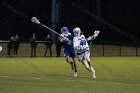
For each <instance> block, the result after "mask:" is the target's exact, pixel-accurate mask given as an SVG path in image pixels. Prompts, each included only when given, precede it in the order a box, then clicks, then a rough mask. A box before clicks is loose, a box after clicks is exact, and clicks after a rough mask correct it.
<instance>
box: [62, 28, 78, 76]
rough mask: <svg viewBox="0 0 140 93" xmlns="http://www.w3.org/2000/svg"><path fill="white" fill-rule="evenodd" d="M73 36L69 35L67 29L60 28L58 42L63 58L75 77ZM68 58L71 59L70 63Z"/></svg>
mask: <svg viewBox="0 0 140 93" xmlns="http://www.w3.org/2000/svg"><path fill="white" fill-rule="evenodd" d="M72 40H73V36H72V34H71V33H69V29H68V28H67V27H62V28H61V36H60V42H61V45H62V48H63V51H64V56H65V58H66V62H67V63H69V64H70V65H71V68H72V70H74V77H77V68H76V62H75V58H76V53H75V49H74V47H73V42H72ZM69 57H71V58H72V61H70V60H69Z"/></svg>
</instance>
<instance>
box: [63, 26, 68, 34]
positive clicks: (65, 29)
mask: <svg viewBox="0 0 140 93" xmlns="http://www.w3.org/2000/svg"><path fill="white" fill-rule="evenodd" d="M66 32H69V29H68V28H67V27H62V28H61V33H66Z"/></svg>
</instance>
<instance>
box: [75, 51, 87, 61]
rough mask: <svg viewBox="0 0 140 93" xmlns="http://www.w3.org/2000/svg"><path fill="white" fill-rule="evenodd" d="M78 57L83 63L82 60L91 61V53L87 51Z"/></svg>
mask: <svg viewBox="0 0 140 93" xmlns="http://www.w3.org/2000/svg"><path fill="white" fill-rule="evenodd" d="M77 57H78V60H79V61H82V60H86V61H90V52H89V51H87V52H85V53H83V54H81V55H77Z"/></svg>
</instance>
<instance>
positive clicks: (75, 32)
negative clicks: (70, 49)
mask: <svg viewBox="0 0 140 93" xmlns="http://www.w3.org/2000/svg"><path fill="white" fill-rule="evenodd" d="M73 34H74V36H80V34H81V29H80V28H79V27H76V28H74V29H73Z"/></svg>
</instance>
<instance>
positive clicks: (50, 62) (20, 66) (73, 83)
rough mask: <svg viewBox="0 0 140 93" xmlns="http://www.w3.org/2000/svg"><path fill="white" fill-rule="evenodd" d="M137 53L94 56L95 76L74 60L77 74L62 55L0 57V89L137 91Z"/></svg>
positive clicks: (26, 92)
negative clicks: (76, 74)
mask: <svg viewBox="0 0 140 93" xmlns="http://www.w3.org/2000/svg"><path fill="white" fill-rule="evenodd" d="M139 61H140V58H139V57H95V58H91V63H92V65H93V66H94V68H95V70H96V76H97V78H96V79H92V78H91V74H90V73H89V72H88V71H87V70H86V69H85V68H84V66H83V65H82V64H81V63H79V62H78V61H77V66H78V77H77V78H74V77H73V71H72V70H71V69H70V66H69V65H68V64H67V63H66V62H65V60H64V59H63V58H55V57H53V58H0V93H139V92H140V62H139Z"/></svg>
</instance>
